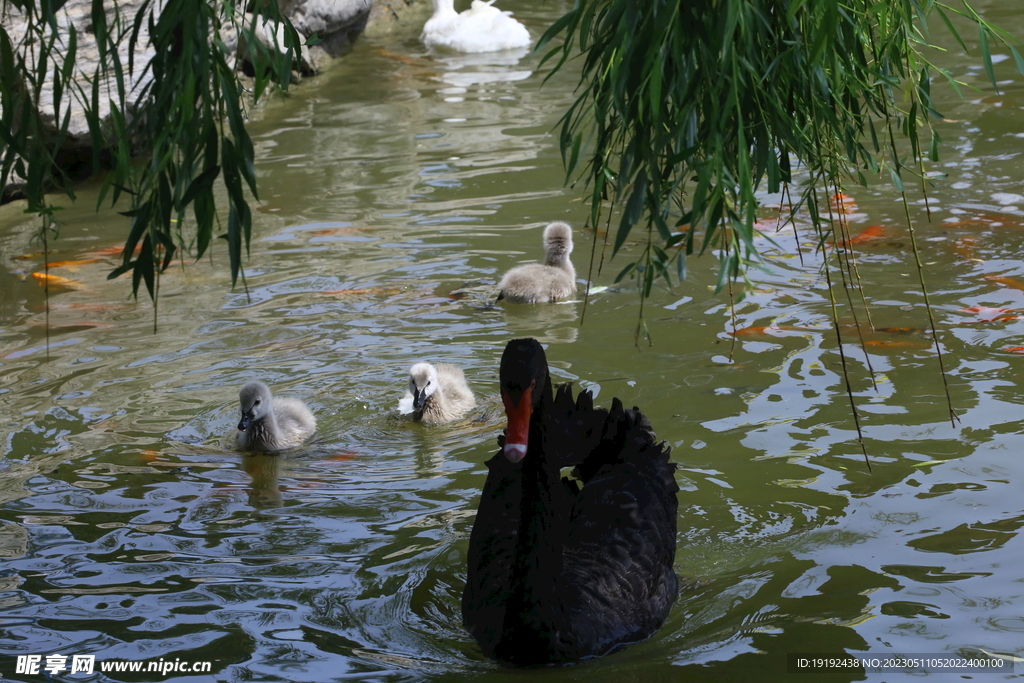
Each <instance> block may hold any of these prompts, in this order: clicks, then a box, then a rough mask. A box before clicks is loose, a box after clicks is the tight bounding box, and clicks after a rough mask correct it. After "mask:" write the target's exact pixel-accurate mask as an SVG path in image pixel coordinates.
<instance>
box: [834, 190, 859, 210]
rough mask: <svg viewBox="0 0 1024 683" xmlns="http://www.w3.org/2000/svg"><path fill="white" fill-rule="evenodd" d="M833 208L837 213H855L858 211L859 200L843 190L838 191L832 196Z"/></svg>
mask: <svg viewBox="0 0 1024 683" xmlns="http://www.w3.org/2000/svg"><path fill="white" fill-rule="evenodd" d="M829 200H830V203H831V205H832V210H833V211H835V212H836V213H842V214H847V213H855V212H856V211H857V200H855V199H854V198H853V197H851V196H849V195H845V194H843V193H842V192H836V193H835V194H834V195H832V196H831V197H830V198H829Z"/></svg>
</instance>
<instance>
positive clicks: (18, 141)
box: [0, 0, 300, 302]
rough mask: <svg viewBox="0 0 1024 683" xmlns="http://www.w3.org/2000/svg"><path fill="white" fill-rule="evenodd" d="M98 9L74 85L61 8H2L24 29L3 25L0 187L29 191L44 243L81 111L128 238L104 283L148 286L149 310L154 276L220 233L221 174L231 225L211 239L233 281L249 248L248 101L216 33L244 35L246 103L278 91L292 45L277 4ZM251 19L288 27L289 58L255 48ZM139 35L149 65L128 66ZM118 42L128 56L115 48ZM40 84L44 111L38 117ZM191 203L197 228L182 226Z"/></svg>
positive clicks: (185, 1)
mask: <svg viewBox="0 0 1024 683" xmlns="http://www.w3.org/2000/svg"><path fill="white" fill-rule="evenodd" d="M106 4H107V3H104V2H103V1H102V0H93V2H92V14H91V20H92V27H91V32H92V33H93V34H94V35H95V37H96V40H97V48H98V51H99V61H98V66H97V67H96V69H95V72H94V73H92V74H86V75H85V76H86V77H87V78H85V79H83V78H82V77H81V75H79V77H77V78H76V77H75V73H74V71H75V64H76V59H77V57H78V43H79V41H78V35H77V32H76V29H75V28H74V26H71V27H70V28H69V29H63V28H60V27H59V25H58V21H57V11H58V10H59V9H60V8H61V6H62V5H63V2H62V0H40V2H38V3H37V2H33V0H4V5H3V9H4V12H5V13H6V12H7V11H9V9H10V8H17V9H18V10H20V11H21V12H22V13H24V15H25V16H26V18H27V19H28V27H29V29H28V33H27V34H26V35H25V36H24V37H23V38H22V39H21V40H19V41H17V43H16V44H15V42H14V41H13V40H12V38H11V36H10V35H9V34H8V32H7V30H5V29H4V28H3V27H0V72H2V73H3V74H4V78H3V79H0V141H2V142H3V149H2V152H0V187H5V186H7V184H8V182H9V181H10V180H11V179H12V178H13V177H15V176H17V177H19V178H21V179H23V180H24V181H25V195H26V199H27V201H28V208H27V211H28V212H30V213H36V214H39V215H40V216H41V218H42V219H43V220H42V221H41V223H42V227H41V228H40V231H41V233H42V234H41V236H42V237H43V238H44V245H45V244H46V241H45V238H46V231H47V230H48V229H49V228H50V227H51V226H52V225H53V220H52V211H53V207H50V206H48V204H47V201H46V197H45V193H46V191H47V190H48V189H49V188H50V187H52V186H53V185H57V186H59V187H62V188H63V189H64V191H65V192H66V193H67V194H68V196H69V197H71V198H72V199H73V198H74V193H73V190H72V188H71V185H70V183H69V182H68V179H67V178H64V177H62V176H61V171H60V165H59V164H58V163H57V161H58V157H59V155H60V152H61V150H62V148H63V147H64V145H65V142H66V138H67V135H68V125H69V120H70V115H71V108H72V103H73V102H77V104H78V105H79V106H80V107H82V108H84V110H85V111H84V114H85V118H86V121H87V124H88V128H89V131H90V135H91V137H92V139H93V142H94V145H93V159H92V162H93V168H100V165H101V161H104V158H109V161H107V162H106V163H107V164H108V165H109V167H110V171H109V173H108V174H107V175H106V177H105V179H104V181H103V186H102V189H101V192H100V198H99V204H102V203H103V202H104V201H105V199H106V198H107V197H109V198H110V199H111V202H112V204H113V203H117V201H118V199H119V198H120V197H121V195H122V194H126V195H127V196H128V197H130V202H131V206H130V208H129V209H128V210H126V211H123V215H124V216H126V217H128V218H129V219H130V220H131V228H130V232H129V235H128V238H127V240H126V242H125V246H124V251H123V253H122V262H121V265H120V266H119V267H117V268H116V269H115V270H114V271H113V272H112V273H111V274H110V277H111V278H114V277H117V276H119V275H122V274H124V273H131V274H132V292H133V293H134V294H135V295H136V296H137V295H138V288H139V285H140V283H145V285H146V289H147V291H148V293H149V295H150V297H152V298H153V299H154V302H155V301H156V299H157V292H158V281H159V273H160V272H162V271H163V270H165V269H166V268H167V267H168V265H169V264H170V262H171V259H172V258H173V257H174V255H175V254H176V253H177V252H179V251H183V252H185V253H189V254H192V255H193V256H194V258H197V259H198V258H200V257H202V256H203V254H204V253H206V251H207V249H208V248H209V246H210V244H211V241H212V238H213V235H214V226H215V223H219V219H218V206H217V202H216V199H215V193H214V186H215V183H216V182H217V179H218V178H220V179H221V182H223V184H224V186H225V188H226V190H227V197H228V212H227V226H226V230H225V232H224V234H222V235H220V237H222V238H224V239H226V241H227V246H228V254H229V260H230V264H231V278H232V283H233V284H234V283H235V282H236V280H237V278H238V277H239V276H240V275H241V276H242V277H243V278H244V274H243V271H242V248H243V246H244V247H245V248H246V249H248V246H249V238H250V233H251V228H252V217H251V213H250V210H249V204H248V199H247V193H246V188H248V192H249V193H251V194H252V196H253V197H255V196H256V174H255V170H254V153H253V144H252V141H251V140H250V138H249V135H248V133H247V132H246V129H245V118H246V113H245V102H246V100H247V99H248V98H249V94H248V93H246V92H245V90H244V89H243V87H242V85H241V83H240V81H239V77H238V74H237V72H236V71H235V69H234V55H233V53H232V51H231V50H229V48H228V46H227V45H225V44H224V42H223V41H222V40H221V38H220V28H221V27H222V26H223V25H225V24H227V25H232V26H234V27H235V28H236V29H237V30H238V31H239V34H240V35H241V39H242V41H243V43H244V45H245V46H246V49H247V51H248V59H249V60H250V61H251V62H252V63H253V65H254V71H255V80H254V82H253V87H252V93H251V95H252V98H253V99H256V98H258V97H259V96H260V95H261V94H262V93H263V92H264V91H265V90H266V88H267V86H268V85H269V84H270V83H271V82H277V83H278V84H280V85H281V86H282V87H287V84H288V81H289V78H290V73H291V66H292V54H294V53H296V52H297V51H298V48H299V45H300V43H299V37H298V35H297V33H296V32H295V30H294V29H293V28H292V27H291V25H290V24H288V23H287V20H286V19H284V18H283V17H281V16H280V14H279V11H278V5H277V2H274V1H273V0H256V2H254V3H253V4H252V5H251V6H250V11H251V12H252V15H250V16H251V20H246V18H245V17H246V15H244V14H241V13H240V11H239V10H238V9H237V7H236V5H235V4H234V3H232V2H228V1H221V0H166V2H164V3H162V4H161V3H155V2H153V0H146V1H145V2H144V3H143V4H142V5H141V7H140V9H139V11H138V13H137V14H136V15H135V16H134V17H133V18H128V17H123V16H121V15H120V14H118V13H116V12H111V11H109V9H108V8H105V5H106ZM261 15H262V17H265V18H266V19H269V20H270V21H271V22H272V24H271V25H272V26H276V22H283V23H284V25H285V28H286V32H285V36H286V37H285V43H286V45H287V46H288V48H289V50H288V52H287V53H285V54H277V53H276V52H274V51H268V50H267V49H266V48H264V47H263V45H262V44H261V43H260V41H259V40H257V39H256V37H255V35H254V34H255V30H256V26H257V21H258V20H259V17H260V16H261ZM147 32H148V34H149V47H150V48H151V52H150V53H149V54H151V56H150V57H149V58H148V61H146V62H145V63H144V64H138V63H136V62H135V54H136V51H137V50H136V48H141V47H144V46H142V45H140V43H139V41H140V35H144V34H145V33H147ZM125 45H127V46H128V50H127V52H125V51H124V50H123V49H121V50H119V46H121V47H122V48H123V46H125ZM125 58H127V63H126V62H125ZM9 74H10V75H16V77H9V76H8V75H9ZM48 78H49V81H48V80H47V79H48ZM48 82H49V83H52V88H53V98H52V113H51V112H50V111H41V110H40V108H39V107H38V105H39V104H40V103H42V102H43V101H44V99H45V98H44V94H45V89H46V88H47V83H48ZM133 88H134V89H136V91H135V92H132V90H133ZM139 88H141V90H138V89H139ZM101 105H109V116H108V117H103V116H102V114H101ZM140 154H141V158H139V159H137V160H135V159H134V158H135V157H136V156H137V155H140ZM189 206H191V207H192V209H193V212H194V217H195V220H194V222H190V221H189V220H187V210H188V208H189ZM186 226H189V227H186Z"/></svg>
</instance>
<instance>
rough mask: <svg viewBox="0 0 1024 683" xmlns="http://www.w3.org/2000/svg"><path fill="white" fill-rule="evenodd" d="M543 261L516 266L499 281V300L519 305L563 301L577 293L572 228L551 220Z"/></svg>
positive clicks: (546, 231)
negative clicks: (545, 254)
mask: <svg viewBox="0 0 1024 683" xmlns="http://www.w3.org/2000/svg"><path fill="white" fill-rule="evenodd" d="M544 251H545V252H547V256H546V257H545V259H544V263H543V264H540V263H528V264H526V265H523V266H516V267H515V268H513V269H512V270H510V271H508V272H507V273H505V276H504V277H503V278H501V282H500V283H498V289H500V290H501V291H500V292H499V294H498V301H501V300H502V299H506V300H508V301H511V302H513V303H518V304H535V303H544V302H551V301H561V300H563V299H568V298H570V297H572V296H573V295H575V294H576V269H575V268H573V267H572V261H570V260H569V254H571V253H572V228H570V227H569V226H568V224H566V223H561V222H558V223H551V224H550V225H548V227H546V228H544Z"/></svg>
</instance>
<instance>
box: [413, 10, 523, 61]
mask: <svg viewBox="0 0 1024 683" xmlns="http://www.w3.org/2000/svg"><path fill="white" fill-rule="evenodd" d="M433 2H434V15H433V16H432V17H430V19H428V20H427V23H426V24H424V25H423V35H422V36H420V38H421V39H422V40H423V42H424V43H426V44H427V45H428V46H430V47H444V48H448V49H450V50H456V51H458V52H495V51H497V50H511V49H514V48H518V47H529V46H530V42H531V40H530V32H529V31H527V30H526V27H525V26H523V25H522V24H520V23H519V22H518V21H516V20H515V19H513V18H512V16H511V15H512V13H511V12H502V11H501V10H499V9H498V8H497V7H493V6H492V5H493V3H494V0H490V2H483V1H482V0H473V5H472V7H470V8H469V9H468V10H466V11H464V12H462V13H459V12H456V11H455V0H433Z"/></svg>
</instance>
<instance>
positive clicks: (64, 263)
mask: <svg viewBox="0 0 1024 683" xmlns="http://www.w3.org/2000/svg"><path fill="white" fill-rule="evenodd" d="M99 260H100V259H98V258H86V259H79V260H77V261H54V262H53V263H48V264H47V267H49V268H74V267H75V266H84V265H85V264H86V263H96V262H97V261H99Z"/></svg>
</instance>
